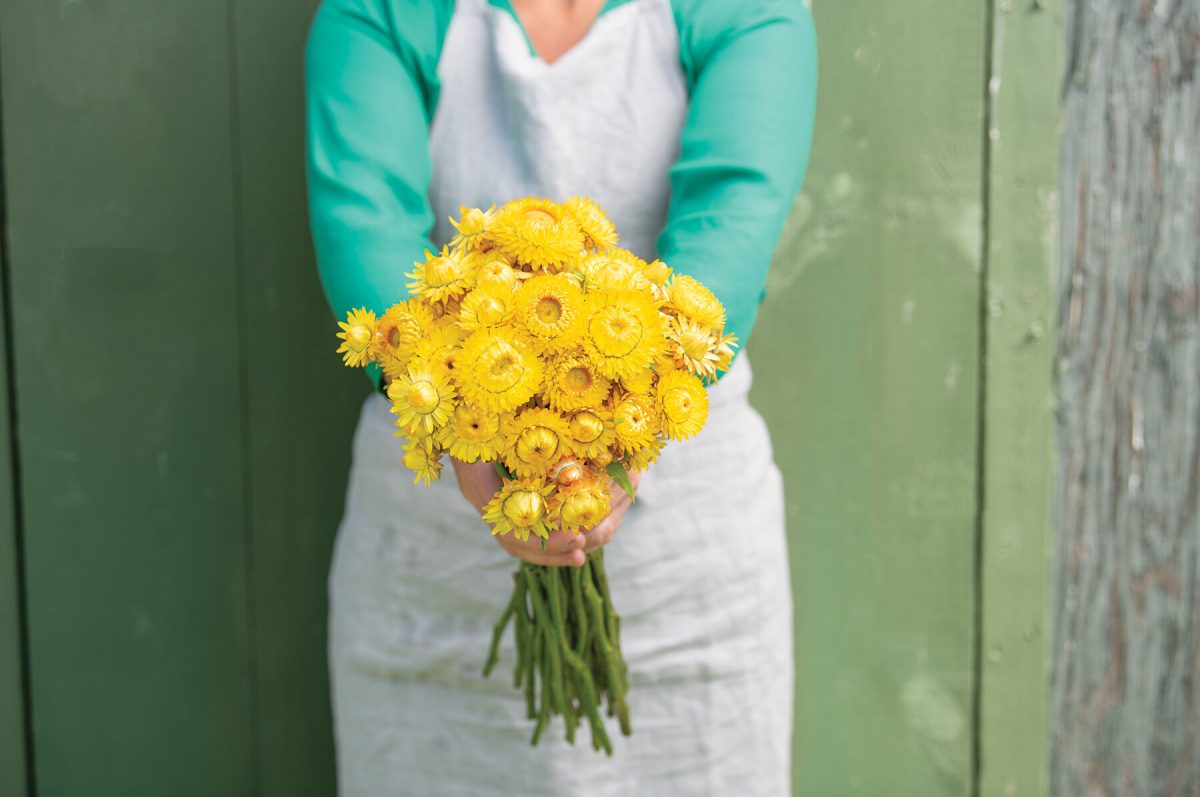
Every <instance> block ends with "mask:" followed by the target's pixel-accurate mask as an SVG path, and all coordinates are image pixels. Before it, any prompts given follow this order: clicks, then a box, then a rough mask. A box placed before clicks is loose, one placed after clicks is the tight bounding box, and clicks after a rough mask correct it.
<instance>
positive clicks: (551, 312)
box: [533, 296, 563, 324]
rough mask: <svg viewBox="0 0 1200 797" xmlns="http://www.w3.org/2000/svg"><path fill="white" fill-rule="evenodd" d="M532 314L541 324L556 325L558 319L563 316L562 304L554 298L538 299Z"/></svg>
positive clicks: (544, 297)
mask: <svg viewBox="0 0 1200 797" xmlns="http://www.w3.org/2000/svg"><path fill="white" fill-rule="evenodd" d="M533 312H534V313H535V314H536V315H537V317H538V321H541V322H542V323H543V324H555V323H558V319H560V318H562V314H563V308H562V302H560V301H559V300H558V298H557V297H554V296H543V297H542V298H541V299H538V302H537V305H535V306H534V309H533Z"/></svg>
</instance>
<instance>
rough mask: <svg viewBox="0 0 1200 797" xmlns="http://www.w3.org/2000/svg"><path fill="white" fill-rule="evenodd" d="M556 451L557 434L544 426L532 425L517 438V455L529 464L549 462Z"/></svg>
mask: <svg viewBox="0 0 1200 797" xmlns="http://www.w3.org/2000/svg"><path fill="white" fill-rule="evenodd" d="M557 453H558V435H556V434H555V433H554V432H553V431H551V430H549V429H547V428H546V427H544V426H533V427H530V428H529V429H526V430H525V431H523V432H521V434H520V436H519V437H518V438H517V456H518V457H520V458H521V459H522V460H523V461H525V462H528V463H530V464H531V465H541V464H543V463H546V462H549V461H550V460H551V459H553V458H554V456H555V455H556V454H557Z"/></svg>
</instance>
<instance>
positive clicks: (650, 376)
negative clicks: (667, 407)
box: [621, 366, 657, 393]
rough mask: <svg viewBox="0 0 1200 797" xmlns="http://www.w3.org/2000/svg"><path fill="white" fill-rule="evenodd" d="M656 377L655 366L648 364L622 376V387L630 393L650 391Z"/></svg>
mask: <svg viewBox="0 0 1200 797" xmlns="http://www.w3.org/2000/svg"><path fill="white" fill-rule="evenodd" d="M656 378H657V374H656V373H655V371H654V368H652V367H650V366H646V367H645V368H639V369H638V370H636V371H634V372H633V373H631V374H626V375H625V376H623V377H621V387H622V388H624V389H625V391H626V392H628V393H649V392H650V389H651V388H652V387H654V380H655V379H656Z"/></svg>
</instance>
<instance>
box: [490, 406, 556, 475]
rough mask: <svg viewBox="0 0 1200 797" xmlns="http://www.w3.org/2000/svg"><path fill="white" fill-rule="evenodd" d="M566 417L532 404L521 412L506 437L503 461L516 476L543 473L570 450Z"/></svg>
mask: <svg viewBox="0 0 1200 797" xmlns="http://www.w3.org/2000/svg"><path fill="white" fill-rule="evenodd" d="M570 441H571V432H570V428H569V427H568V426H567V421H566V419H565V418H563V416H562V415H560V414H559V413H557V412H555V411H554V410H550V409H544V408H541V407H532V408H530V409H527V410H524V411H522V412H520V413H519V414H518V415H517V416H516V418H514V419H513V422H512V424H511V425H510V426H509V431H508V436H507V437H506V439H505V441H504V450H503V452H502V457H503V459H504V464H505V465H507V466H508V469H509V470H510V471H512V472H513V473H515V474H516V475H517V476H521V477H526V476H542V475H545V474H546V472H547V471H549V470H550V466H551V465H553V464H554V463H556V462H558V461H559V460H560V459H562V458H563V456H564V455H566V454H568V453H569V452H570V451H571V447H570V446H571V442H570Z"/></svg>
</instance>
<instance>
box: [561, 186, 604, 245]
mask: <svg viewBox="0 0 1200 797" xmlns="http://www.w3.org/2000/svg"><path fill="white" fill-rule="evenodd" d="M563 206H564V207H566V209H567V212H568V213H570V214H571V216H572V218H574V219H575V221H576V223H577V224H579V229H581V230H582V231H583V244H584V246H586V247H587V248H588V249H608V248H610V247H613V246H616V245H617V228H616V227H614V226H613V223H612V221H611V220H609V218H608V214H607V213H605V212H604V210H603V209H602V208H601V207H600V206H599V205H597V204H596V203H595V202H594V201H592V200H591V199H588V198H587V197H583V196H573V197H571V198H570V199H568V200H567V201H566V202H564V203H563Z"/></svg>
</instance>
